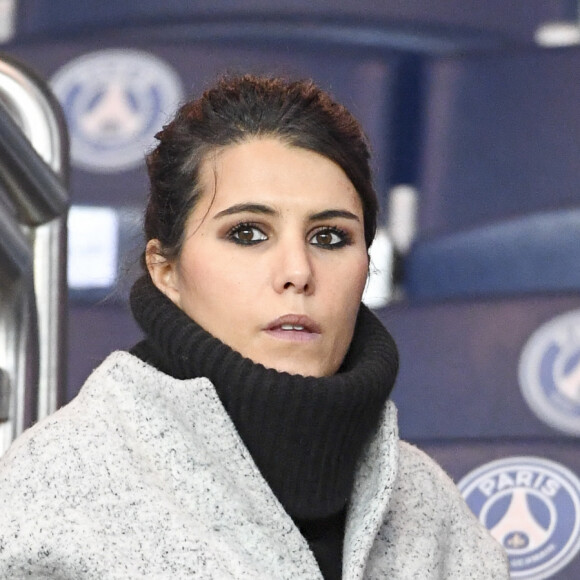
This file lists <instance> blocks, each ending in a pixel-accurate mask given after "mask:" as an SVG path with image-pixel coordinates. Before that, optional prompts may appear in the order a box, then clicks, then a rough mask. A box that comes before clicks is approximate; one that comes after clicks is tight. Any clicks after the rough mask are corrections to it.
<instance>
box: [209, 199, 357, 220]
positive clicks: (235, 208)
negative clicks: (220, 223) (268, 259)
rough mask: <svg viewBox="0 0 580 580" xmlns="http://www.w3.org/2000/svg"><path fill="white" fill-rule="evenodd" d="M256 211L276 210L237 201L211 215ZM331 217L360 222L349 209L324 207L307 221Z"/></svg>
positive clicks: (217, 217) (270, 213) (274, 212)
mask: <svg viewBox="0 0 580 580" xmlns="http://www.w3.org/2000/svg"><path fill="white" fill-rule="evenodd" d="M245 212H247V213H257V214H262V215H276V214H277V213H278V212H277V211H276V210H274V209H273V208H271V207H269V206H267V205H262V204H260V203H237V204H236V205H232V206H231V207H228V208H226V209H224V210H222V211H220V212H218V213H216V214H215V215H214V216H213V219H219V218H221V217H224V216H228V215H233V214H237V213H245ZM333 218H345V219H348V220H355V221H357V222H360V219H359V218H358V216H357V215H356V214H354V213H352V212H350V211H346V210H344V209H326V210H324V211H320V212H318V213H314V214H312V215H311V216H309V218H308V221H311V222H315V221H320V220H328V219H333Z"/></svg>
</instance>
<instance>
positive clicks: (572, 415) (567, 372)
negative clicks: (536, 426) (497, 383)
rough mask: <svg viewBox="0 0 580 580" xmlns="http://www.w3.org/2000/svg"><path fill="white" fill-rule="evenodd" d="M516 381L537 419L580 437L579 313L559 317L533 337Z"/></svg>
mask: <svg viewBox="0 0 580 580" xmlns="http://www.w3.org/2000/svg"><path fill="white" fill-rule="evenodd" d="M519 382H520V389H521V391H522V395H523V396H524V398H525V400H526V402H527V403H528V405H529V406H530V408H531V409H532V411H533V412H534V413H535V414H536V415H537V416H538V418H540V419H541V420H542V421H544V422H545V423H547V424H548V425H550V426H551V427H553V428H555V429H558V430H560V431H563V432H564V433H567V434H570V435H580V311H578V310H576V311H573V312H568V313H566V314H562V315H560V316H558V317H556V318H554V319H552V320H550V321H549V322H547V323H546V324H543V325H542V326H540V328H538V329H537V330H536V331H535V332H534V333H533V334H532V336H531V337H530V338H529V340H528V342H527V343H526V344H525V346H524V348H523V350H522V354H521V357H520V364H519Z"/></svg>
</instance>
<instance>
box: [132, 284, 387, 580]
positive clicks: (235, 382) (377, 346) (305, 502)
mask: <svg viewBox="0 0 580 580" xmlns="http://www.w3.org/2000/svg"><path fill="white" fill-rule="evenodd" d="M131 308H132V311H133V315H134V317H135V319H136V321H137V322H138V323H139V325H140V326H141V328H142V329H143V330H144V332H145V334H146V338H145V340H144V341H142V342H141V343H139V344H138V345H136V346H135V347H134V348H133V349H132V351H131V352H132V353H133V354H134V355H136V356H138V357H139V358H141V359H142V360H144V361H145V362H147V363H149V364H152V365H153V366H155V367H156V368H158V369H159V370H161V371H163V372H165V373H167V374H169V375H171V376H173V377H175V378H178V379H189V378H194V377H207V378H208V379H209V380H210V381H211V382H212V383H213V384H214V386H215V388H216V391H217V393H218V396H219V397H220V399H221V401H222V404H223V405H224V407H225V409H226V411H227V412H228V414H229V415H230V417H231V419H232V421H233V423H234V425H235V426H236V429H237V430H238V432H239V434H240V436H241V438H242V440H243V441H244V444H245V445H246V447H247V448H248V450H249V452H250V454H251V455H252V458H253V459H254V462H255V463H256V465H257V467H258V468H259V469H260V472H261V473H262V475H263V477H264V479H265V480H266V481H267V482H268V484H269V486H270V487H271V489H272V491H273V492H274V494H275V495H276V497H277V498H278V500H279V501H280V503H281V504H282V506H283V507H284V509H285V510H286V511H287V512H288V514H289V515H290V516H291V517H292V518H293V519H294V521H295V523H296V525H297V526H298V528H299V529H300V531H301V532H302V534H303V535H304V537H305V538H306V540H307V541H308V543H309V545H310V548H311V549H312V551H313V553H314V555H315V557H316V558H317V561H318V563H319V566H320V568H321V571H322V573H323V576H324V578H325V579H326V580H331V579H334V578H340V577H341V569H342V541H343V537H344V522H345V513H346V504H347V501H348V498H349V497H350V493H351V490H352V484H353V478H354V472H355V467H356V462H357V460H358V457H359V455H360V452H361V450H362V446H363V445H364V443H365V441H366V440H367V438H368V436H369V435H370V433H371V431H372V430H373V429H374V428H375V426H376V424H377V421H378V418H379V415H380V413H381V410H382V407H383V405H384V403H385V401H386V399H387V397H388V395H389V393H390V391H391V389H392V387H393V384H394V380H395V376H396V372H397V368H398V357H397V350H396V347H395V344H394V342H393V339H392V338H391V336H390V335H389V333H388V332H387V331H386V330H385V328H384V327H383V326H382V324H381V323H380V322H379V321H378V320H377V319H376V317H375V316H374V315H373V314H372V313H371V312H370V311H369V310H368V309H367V308H366V307H365V306H364V305H361V308H360V311H359V315H358V318H357V323H356V327H355V332H354V336H353V340H352V343H351V347H350V349H349V352H348V353H347V356H346V357H345V360H344V362H343V365H342V367H341V369H340V370H339V372H338V373H337V374H335V375H333V376H331V377H321V378H315V377H303V376H300V375H290V374H288V373H284V372H278V371H275V370H273V369H267V368H265V367H264V366H262V365H261V364H256V363H254V362H252V361H250V360H249V359H247V358H244V357H243V356H242V355H240V354H239V353H238V352H236V351H234V350H232V349H231V348H230V347H228V346H227V345H225V344H224V343H222V342H221V341H220V340H218V339H217V338H215V337H213V336H212V335H211V334H209V333H207V332H206V331H205V330H204V329H202V328H201V327H200V326H199V325H198V324H196V323H195V322H194V321H193V320H191V319H190V318H189V317H188V316H187V315H186V314H185V313H184V312H183V311H182V310H180V309H179V308H178V307H177V306H176V305H174V304H173V302H171V301H170V300H169V299H168V298H167V297H166V296H165V295H164V294H162V293H161V292H160V291H159V290H158V289H157V288H156V287H155V286H154V285H153V283H152V282H151V280H150V279H149V277H148V276H144V277H142V278H141V279H139V280H138V281H137V282H136V283H135V285H134V286H133V289H132V291H131Z"/></svg>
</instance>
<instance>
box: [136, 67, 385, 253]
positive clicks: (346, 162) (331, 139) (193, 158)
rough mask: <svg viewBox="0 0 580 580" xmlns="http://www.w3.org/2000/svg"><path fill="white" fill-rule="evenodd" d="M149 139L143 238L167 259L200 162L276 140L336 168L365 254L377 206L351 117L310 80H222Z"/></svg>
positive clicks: (194, 190) (190, 203) (179, 234)
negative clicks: (355, 204)
mask: <svg viewBox="0 0 580 580" xmlns="http://www.w3.org/2000/svg"><path fill="white" fill-rule="evenodd" d="M155 137H156V139H157V140H158V141H159V143H158V145H157V147H156V148H155V149H154V150H153V151H152V152H151V153H150V154H149V155H148V156H147V169H148V172H149V180H150V184H151V189H150V194H149V200H148V205H147V209H146V212H145V223H144V227H145V237H146V239H147V241H149V240H151V239H155V238H156V239H158V240H159V241H160V243H161V246H162V249H163V252H164V255H165V257H166V258H168V259H172V258H175V257H177V256H178V255H179V253H180V251H181V247H182V244H183V237H184V232H185V224H186V221H187V218H188V216H189V215H190V213H191V211H192V210H193V208H194V207H195V204H196V202H197V200H198V199H199V196H200V195H201V194H202V191H201V185H200V180H199V172H200V166H201V164H202V162H203V161H204V160H205V159H206V158H207V156H208V154H210V153H212V152H215V151H219V150H220V149H222V148H224V147H227V146H228V145H233V144H237V143H242V142H244V141H247V140H249V139H252V138H259V137H274V138H277V139H280V140H281V141H282V142H283V143H286V144H288V145H290V146H293V147H300V148H302V149H307V150H310V151H314V152H316V153H319V154H320V155H323V156H324V157H326V158H328V159H330V160H331V161H333V162H335V163H336V164H337V165H339V166H340V167H341V168H342V170H343V171H344V172H345V174H346V175H347V177H348V178H349V179H350V181H351V182H352V184H353V185H354V187H355V189H356V191H357V192H358V194H359V196H360V199H361V201H362V206H363V215H364V230H365V242H366V245H367V248H368V247H369V246H370V244H371V242H372V240H373V238H374V235H375V230H376V219H377V217H376V216H377V210H378V203H377V197H376V194H375V191H374V188H373V185H372V178H371V171H370V167H369V157H370V156H369V149H368V146H367V142H366V138H365V136H364V134H363V132H362V129H361V127H360V125H359V123H358V122H357V121H356V119H355V118H354V117H353V116H352V115H351V114H350V112H349V111H348V110H347V109H346V108H345V107H343V106H342V105H340V104H338V103H336V102H335V101H333V100H332V99H331V97H330V96H329V95H328V94H327V93H325V92H324V91H322V90H321V89H320V88H318V87H317V86H316V85H315V84H314V83H313V82H312V81H293V82H288V81H285V80H282V79H280V78H265V77H255V76H251V75H245V76H240V77H232V78H224V79H222V80H220V81H219V82H218V83H217V84H216V85H215V86H214V87H213V88H211V89H209V90H207V91H206V92H205V93H204V94H203V95H202V96H201V98H199V99H197V100H192V101H189V102H187V103H185V104H184V105H183V106H182V107H181V108H180V109H179V110H178V111H177V113H176V115H175V117H174V118H173V120H172V121H171V122H170V123H169V124H168V125H166V126H164V128H163V130H162V131H160V132H159V133H157V135H155Z"/></svg>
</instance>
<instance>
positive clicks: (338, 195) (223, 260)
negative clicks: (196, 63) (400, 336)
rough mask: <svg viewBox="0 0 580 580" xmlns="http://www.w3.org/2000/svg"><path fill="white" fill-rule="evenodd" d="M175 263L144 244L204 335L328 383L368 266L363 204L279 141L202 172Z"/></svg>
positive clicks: (338, 176) (221, 157)
mask: <svg viewBox="0 0 580 580" xmlns="http://www.w3.org/2000/svg"><path fill="white" fill-rule="evenodd" d="M200 177H201V184H202V187H203V189H202V191H203V193H202V195H201V198H200V199H199V201H198V203H197V205H196V207H195V209H194V210H193V212H192V214H191V215H190V216H189V218H188V221H187V223H186V231H185V239H184V244H183V247H182V251H181V253H180V255H179V257H178V258H177V259H176V260H175V261H167V260H164V259H163V258H161V256H159V255H158V249H159V244H158V242H157V241H156V240H152V241H151V242H149V245H148V251H147V256H148V265H149V270H150V272H151V275H152V278H153V281H154V283H155V284H156V285H157V287H158V288H159V289H160V290H162V291H163V292H164V293H165V294H166V295H167V296H168V297H169V298H170V299H171V300H172V301H173V302H174V303H175V304H177V305H178V306H179V307H180V308H181V309H182V310H184V311H185V312H186V313H187V314H188V315H189V316H190V317H191V318H192V319H194V320H195V321H196V322H197V323H198V324H200V325H201V326H202V327H203V328H205V330H207V331H208V332H210V333H211V334H213V335H214V336H215V337H217V338H219V339H220V340H221V341H222V342H224V343H226V344H227V345H228V346H230V347H231V348H233V349H234V350H236V351H238V352H239V353H241V354H242V355H243V356H245V357H247V358H249V359H251V360H253V361H254V362H256V363H261V364H263V365H264V366H266V367H268V368H273V369H276V370H278V371H286V372H289V373H292V374H300V375H304V376H315V377H320V376H327V375H332V374H334V373H335V372H336V371H337V370H338V368H339V367H340V365H341V363H342V360H343V358H344V356H345V354H346V352H347V350H348V347H349V344H350V342H351V339H352V335H353V331H354V325H355V321H356V317H357V313H358V309H359V304H360V300H361V296H362V292H363V289H364V286H365V282H366V278H367V270H368V257H367V251H366V246H365V239H364V226H363V210H362V204H361V201H360V198H359V196H358V194H357V192H356V190H355V188H354V186H353V185H352V183H351V182H350V180H349V179H348V178H347V176H346V174H345V173H344V172H343V170H342V169H341V168H340V167H339V166H338V165H336V164H335V163H334V162H332V161H330V160H329V159H327V158H326V157H323V156H322V155H319V154H317V153H314V152H312V151H308V150H305V149H300V148H296V147H291V146H288V145H285V144H283V143H282V142H281V141H279V140H277V139H275V138H267V139H266V138H263V139H258V138H256V139H253V140H249V141H247V142H244V143H242V144H236V145H232V146H229V147H227V148H225V149H223V150H222V151H221V152H219V153H218V154H217V155H214V156H211V157H209V158H208V159H206V160H205V161H204V162H203V164H202V166H201V174H200Z"/></svg>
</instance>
